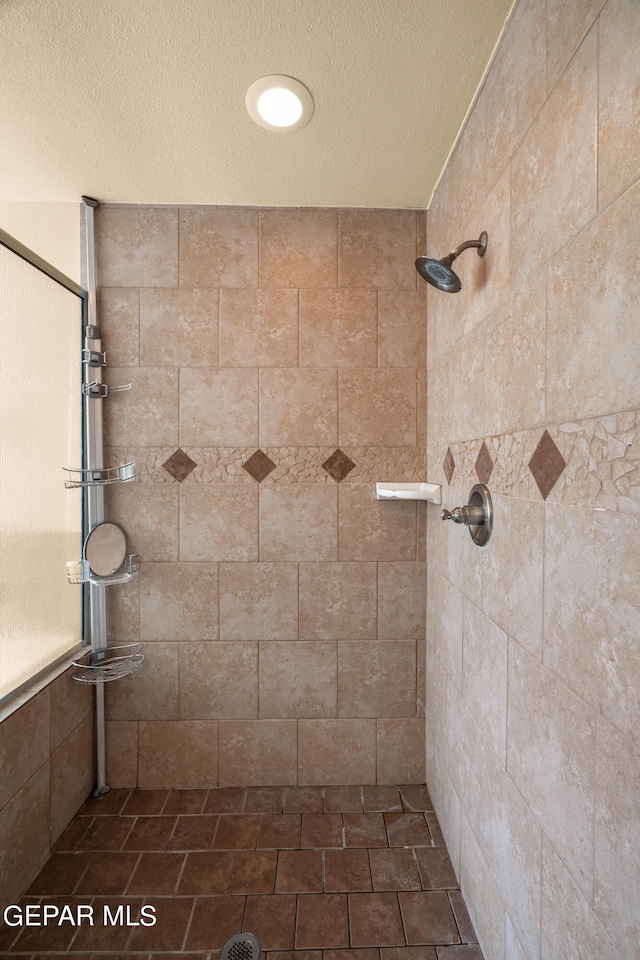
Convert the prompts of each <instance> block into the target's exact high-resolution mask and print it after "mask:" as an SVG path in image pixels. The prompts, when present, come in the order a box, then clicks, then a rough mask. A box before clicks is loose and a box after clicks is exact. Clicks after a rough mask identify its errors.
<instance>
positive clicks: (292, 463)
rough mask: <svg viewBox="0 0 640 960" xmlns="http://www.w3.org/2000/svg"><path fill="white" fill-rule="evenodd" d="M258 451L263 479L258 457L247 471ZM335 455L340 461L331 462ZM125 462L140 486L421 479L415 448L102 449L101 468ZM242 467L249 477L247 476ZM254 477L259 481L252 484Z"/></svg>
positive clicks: (421, 457)
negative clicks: (133, 468) (133, 467)
mask: <svg viewBox="0 0 640 960" xmlns="http://www.w3.org/2000/svg"><path fill="white" fill-rule="evenodd" d="M258 449H260V450H261V452H262V454H263V455H265V456H266V458H268V459H269V460H271V461H272V462H273V463H274V464H275V467H273V469H270V470H269V472H268V473H266V474H265V470H266V469H269V468H268V464H267V463H266V460H263V458H258V462H260V461H262V463H263V464H264V466H263V467H262V469H259V470H258V471H256V470H255V469H253V468H254V465H255V464H256V457H255V455H256V452H257V451H258ZM337 450H339V451H340V452H341V453H342V455H343V457H342V458H340V457H336V452H337ZM347 458H348V460H349V461H352V462H353V464H354V466H353V468H348V464H347V465H346V467H343V469H341V470H340V469H336V466H340V465H342V464H343V463H344V462H345V460H346V459H347ZM129 460H135V461H136V473H137V480H138V482H140V483H178V482H183V483H256V482H261V483H265V484H268V483H336V477H337V476H342V474H344V469H347V468H348V469H349V472H348V473H346V474H344V476H343V478H342V479H341V480H340V481H339V482H341V483H375V482H376V481H377V480H397V481H399V482H406V483H409V482H411V481H421V480H426V479H427V453H426V450H425V449H423V448H421V447H340V448H336V446H331V447H261V448H258V447H186V448H182V449H180V448H178V449H176V447H133V446H131V447H130V446H127V447H116V446H113V447H108V448H106V449H105V463H109V464H111V463H126V462H128V461H129ZM337 462H338V463H337ZM191 464H193V466H191ZM247 464H249V465H250V467H251V468H252V470H253V474H254V475H253V476H252V474H251V472H248V471H247V468H246V465H247ZM327 464H328V466H327ZM167 465H168V466H169V469H167ZM261 465H262V464H261ZM172 470H173V472H171V471H172ZM187 471H188V472H187ZM332 471H333V475H332ZM258 476H263V479H262V480H260V481H258V480H257V477H258ZM180 478H182V479H181V480H180Z"/></svg>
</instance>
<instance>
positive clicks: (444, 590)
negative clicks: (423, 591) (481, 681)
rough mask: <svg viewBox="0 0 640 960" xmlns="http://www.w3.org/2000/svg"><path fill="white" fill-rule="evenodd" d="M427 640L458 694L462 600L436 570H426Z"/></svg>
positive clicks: (458, 592)
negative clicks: (427, 572)
mask: <svg viewBox="0 0 640 960" xmlns="http://www.w3.org/2000/svg"><path fill="white" fill-rule="evenodd" d="M428 581H429V587H428V590H429V592H428V603H429V606H428V612H427V638H428V641H429V643H430V644H431V646H432V647H433V650H434V652H435V653H436V654H437V656H438V659H439V660H440V663H441V664H442V667H443V669H444V670H445V671H446V673H447V675H448V676H449V677H450V678H451V681H452V682H453V683H454V684H455V686H456V687H457V688H458V690H459V691H461V690H462V610H463V604H464V596H463V595H462V594H461V593H460V591H459V590H458V589H457V587H454V586H453V584H452V583H451V582H450V581H449V580H447V578H446V577H443V576H442V575H441V574H440V572H439V570H438V569H437V568H436V567H433V568H432V569H430V570H429V576H428Z"/></svg>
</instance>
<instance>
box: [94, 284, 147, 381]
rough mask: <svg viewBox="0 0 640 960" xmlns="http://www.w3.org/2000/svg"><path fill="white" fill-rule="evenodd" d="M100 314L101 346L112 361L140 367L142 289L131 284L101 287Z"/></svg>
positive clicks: (111, 362) (112, 362)
mask: <svg viewBox="0 0 640 960" xmlns="http://www.w3.org/2000/svg"><path fill="white" fill-rule="evenodd" d="M98 316H99V318H100V334H101V336H102V348H103V350H106V351H107V360H108V362H109V364H112V365H115V366H118V367H137V366H138V364H139V363H140V291H139V290H138V289H135V288H130V287H100V289H99V290H98Z"/></svg>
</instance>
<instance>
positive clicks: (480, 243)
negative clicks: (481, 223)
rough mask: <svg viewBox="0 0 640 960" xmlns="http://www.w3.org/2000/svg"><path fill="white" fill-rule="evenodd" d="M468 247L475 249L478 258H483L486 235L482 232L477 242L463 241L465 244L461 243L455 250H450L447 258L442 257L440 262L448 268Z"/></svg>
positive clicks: (485, 247)
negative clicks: (476, 249)
mask: <svg viewBox="0 0 640 960" xmlns="http://www.w3.org/2000/svg"><path fill="white" fill-rule="evenodd" d="M469 247H477V248H478V256H479V257H483V256H484V252H485V250H486V249H487V234H486V233H485V232H484V231H483V232H482V233H481V234H480V238H479V239H478V240H465V242H464V243H461V244H460V246H459V247H456V248H455V250H452V251H451V253H450V254H449V256H447V257H443V258H442V261H441V262H442V263H445V264H447V266H449V267H450V266H451V264H452V263H453V261H454V260H457V259H458V257H459V256H460V254H461V253H464V251H465V250H468V249H469Z"/></svg>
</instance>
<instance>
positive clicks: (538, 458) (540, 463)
mask: <svg viewBox="0 0 640 960" xmlns="http://www.w3.org/2000/svg"><path fill="white" fill-rule="evenodd" d="M566 465H567V462H566V460H565V459H564V457H563V456H562V454H561V453H560V451H559V450H558V448H557V446H556V445H555V443H554V442H553V440H552V439H551V436H550V434H549V432H548V430H545V432H544V433H543V434H542V437H541V438H540V443H539V444H538V446H537V447H536V449H535V452H534V454H533V456H532V457H531V460H529V469H530V470H531V473H532V474H533V479H534V480H535V482H536V483H537V485H538V490H539V491H540V493H541V494H542V499H543V500H546V499H547V497H548V496H549V494H550V493H551V491H552V490H553V488H554V486H555V485H556V483H557V482H558V480H559V479H560V474H561V473H562V471H563V470H564V468H565V467H566Z"/></svg>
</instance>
